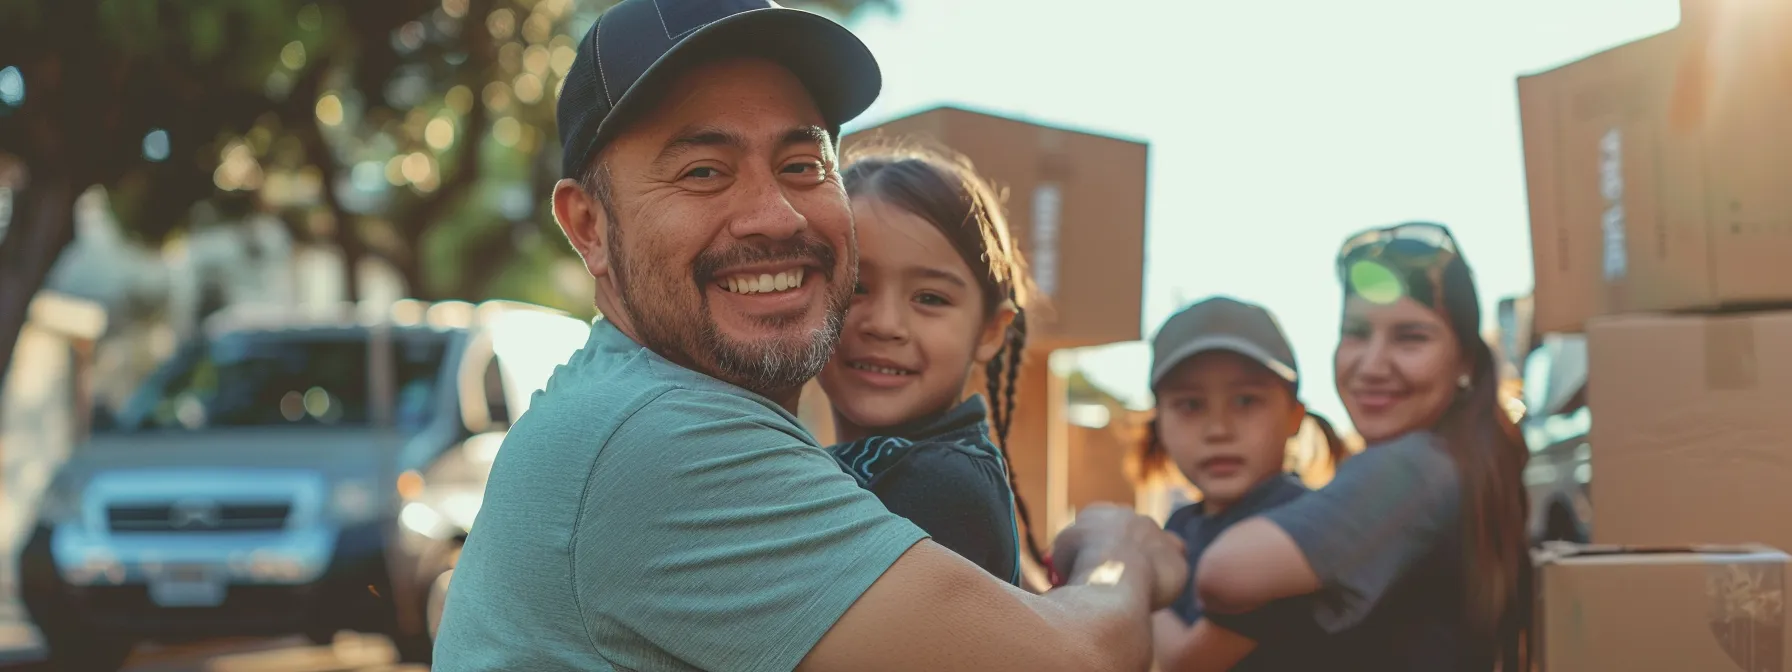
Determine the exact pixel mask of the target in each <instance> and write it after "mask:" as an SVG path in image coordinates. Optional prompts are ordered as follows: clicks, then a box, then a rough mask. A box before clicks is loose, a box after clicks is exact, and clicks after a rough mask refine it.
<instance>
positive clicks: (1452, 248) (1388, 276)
mask: <svg viewBox="0 0 1792 672" xmlns="http://www.w3.org/2000/svg"><path fill="white" fill-rule="evenodd" d="M1458 256H1459V253H1458V252H1457V249H1456V238H1455V236H1452V235H1450V230H1449V229H1446V228H1444V227H1443V226H1441V225H1438V224H1430V223H1423V222H1421V223H1412V224H1400V225H1397V226H1391V227H1388V228H1384V229H1373V230H1370V231H1365V232H1363V233H1360V234H1357V235H1355V236H1352V237H1351V238H1350V239H1349V240H1347V241H1345V242H1344V246H1343V247H1341V248H1339V249H1338V280H1339V281H1340V282H1342V283H1343V284H1344V289H1345V291H1347V292H1349V293H1351V294H1355V295H1357V296H1361V297H1363V298H1364V299H1368V300H1369V301H1371V302H1374V303H1393V302H1395V301H1398V300H1400V297H1403V296H1411V297H1412V298H1414V299H1416V300H1418V301H1419V302H1421V303H1425V304H1426V305H1429V306H1432V307H1433V308H1436V307H1441V306H1442V305H1443V298H1444V297H1443V289H1444V283H1443V270H1444V267H1445V266H1448V265H1449V263H1450V262H1451V261H1452V260H1454V259H1456V258H1457V257H1458Z"/></svg>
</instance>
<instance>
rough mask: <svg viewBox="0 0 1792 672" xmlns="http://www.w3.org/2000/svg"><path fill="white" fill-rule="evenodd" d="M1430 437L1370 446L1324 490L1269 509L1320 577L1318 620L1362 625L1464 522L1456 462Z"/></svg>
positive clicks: (1329, 625) (1334, 626) (1333, 628)
mask: <svg viewBox="0 0 1792 672" xmlns="http://www.w3.org/2000/svg"><path fill="white" fill-rule="evenodd" d="M1433 441H1434V440H1433V439H1432V438H1431V437H1430V436H1429V435H1425V434H1420V435H1409V436H1407V437H1404V438H1402V439H1399V440H1396V441H1394V442H1391V443H1387V444H1384V445H1380V446H1375V447H1371V448H1369V449H1368V450H1365V451H1363V453H1362V454H1361V455H1358V456H1356V457H1354V458H1351V459H1350V460H1348V461H1346V462H1344V465H1343V467H1342V468H1341V469H1339V471H1338V474H1337V476H1336V477H1335V478H1333V479H1332V482H1331V483H1329V484H1327V485H1326V486H1325V487H1324V488H1322V489H1320V490H1318V491H1317V492H1314V493H1312V494H1310V495H1307V496H1305V497H1302V498H1300V499H1298V500H1295V501H1294V502H1291V503H1289V504H1287V505H1284V506H1281V507H1279V508H1276V509H1273V510H1271V511H1269V512H1268V513H1265V514H1264V517H1266V518H1268V519H1269V520H1270V521H1271V522H1273V523H1275V524H1276V525H1277V526H1279V527H1281V528H1282V530H1284V531H1286V532H1287V533H1288V536H1289V537H1291V538H1293V539H1294V543H1295V545H1297V546H1299V547H1300V550H1301V553H1302V554H1303V555H1305V556H1306V559H1307V564H1309V565H1310V566H1312V568H1313V572H1314V573H1315V574H1317V575H1318V577H1319V581H1320V584H1321V585H1322V586H1323V588H1322V590H1321V591H1320V592H1319V594H1318V595H1316V596H1315V597H1316V599H1315V600H1314V601H1313V605H1314V611H1313V615H1314V620H1315V621H1316V622H1317V623H1318V624H1319V626H1320V627H1322V628H1324V629H1325V630H1327V631H1329V632H1338V631H1341V630H1344V629H1346V628H1349V627H1351V626H1353V625H1356V624H1357V623H1358V622H1360V621H1361V620H1362V619H1363V617H1365V616H1367V615H1368V614H1369V612H1370V611H1371V610H1372V609H1374V607H1375V605H1376V604H1377V603H1379V602H1380V601H1381V599H1382V596H1383V595H1384V594H1385V593H1386V592H1387V591H1388V589H1389V588H1391V587H1392V586H1393V585H1394V584H1395V583H1396V582H1397V581H1398V579H1399V578H1400V577H1402V576H1404V575H1405V574H1406V573H1407V572H1409V571H1410V570H1411V569H1412V568H1413V567H1414V566H1415V565H1416V564H1418V562H1419V561H1420V560H1422V559H1423V558H1424V557H1425V555H1426V554H1427V553H1429V552H1430V551H1431V549H1432V548H1433V547H1434V546H1435V544H1436V543H1437V541H1438V539H1439V538H1441V537H1442V535H1444V534H1445V533H1447V532H1448V531H1450V530H1452V529H1454V528H1456V527H1457V526H1458V524H1459V523H1458V518H1457V516H1458V515H1459V513H1460V511H1461V506H1462V503H1461V492H1460V488H1459V486H1458V483H1457V476H1456V467H1455V464H1454V462H1453V461H1452V460H1451V459H1450V457H1449V456H1448V455H1446V454H1444V453H1443V452H1442V451H1441V450H1439V449H1438V448H1437V447H1436V446H1435V444H1434V443H1433Z"/></svg>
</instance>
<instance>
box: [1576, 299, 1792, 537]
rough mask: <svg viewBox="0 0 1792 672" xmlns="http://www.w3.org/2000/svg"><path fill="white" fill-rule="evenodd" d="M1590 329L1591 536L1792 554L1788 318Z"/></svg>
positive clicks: (1600, 323) (1752, 316) (1641, 322)
mask: <svg viewBox="0 0 1792 672" xmlns="http://www.w3.org/2000/svg"><path fill="white" fill-rule="evenodd" d="M1589 324H1590V325H1591V326H1590V328H1589V330H1588V333H1587V340H1588V354H1589V358H1590V360H1591V369H1590V379H1589V381H1588V394H1589V397H1588V403H1589V405H1590V408H1591V411H1592V419H1593V429H1592V434H1591V446H1592V459H1593V476H1594V480H1595V481H1596V483H1595V484H1594V486H1593V488H1592V495H1593V540H1594V541H1596V542H1599V543H1603V544H1629V545H1675V544H1736V543H1757V542H1759V543H1765V544H1768V545H1771V546H1773V547H1775V548H1792V524H1787V523H1786V520H1785V519H1786V512H1787V511H1792V311H1775V312H1758V313H1739V314H1727V315H1622V316H1616V317H1606V318H1600V319H1595V320H1593V321H1591V322H1590V323H1589Z"/></svg>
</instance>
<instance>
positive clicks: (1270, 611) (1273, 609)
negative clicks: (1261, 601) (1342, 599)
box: [1201, 595, 1319, 647]
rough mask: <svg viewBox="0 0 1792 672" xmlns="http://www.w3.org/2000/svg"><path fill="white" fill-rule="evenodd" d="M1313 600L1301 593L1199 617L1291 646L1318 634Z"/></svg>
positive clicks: (1266, 642) (1264, 642) (1262, 641)
mask: <svg viewBox="0 0 1792 672" xmlns="http://www.w3.org/2000/svg"><path fill="white" fill-rule="evenodd" d="M1314 603H1315V600H1314V598H1313V596H1312V595H1300V596H1297V597H1288V598H1283V599H1280V600H1276V601H1274V602H1271V603H1269V604H1266V605H1264V606H1262V607H1259V608H1257V609H1256V610H1254V611H1247V612H1245V613H1242V614H1216V613H1204V614H1202V615H1201V617H1202V618H1205V619H1207V620H1210V621H1213V624H1214V625H1217V626H1220V627H1222V628H1225V629H1227V630H1231V631H1233V632H1236V633H1238V634H1240V635H1243V636H1245V637H1247V638H1249V639H1250V640H1251V641H1253V642H1257V643H1258V644H1261V645H1264V646H1276V647H1281V646H1293V645H1296V644H1298V643H1301V642H1302V641H1303V640H1304V639H1305V638H1307V637H1312V636H1316V635H1318V634H1319V632H1318V627H1317V625H1316V624H1315V623H1314V618H1313V613H1314Z"/></svg>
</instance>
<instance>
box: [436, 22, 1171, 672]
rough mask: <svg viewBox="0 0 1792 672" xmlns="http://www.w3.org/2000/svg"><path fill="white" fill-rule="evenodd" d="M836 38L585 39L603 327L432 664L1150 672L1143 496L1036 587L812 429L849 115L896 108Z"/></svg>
mask: <svg viewBox="0 0 1792 672" xmlns="http://www.w3.org/2000/svg"><path fill="white" fill-rule="evenodd" d="M880 86H881V78H880V75H879V72H878V67H877V63H876V61H875V60H874V59H873V58H872V56H871V53H870V51H869V50H867V49H866V48H865V46H864V45H863V44H862V43H860V42H859V40H858V39H857V38H856V37H854V36H853V35H852V33H850V32H848V31H847V30H846V29H844V28H842V27H840V26H839V25H837V24H835V23H833V22H831V21H828V20H827V19H824V18H822V17H819V16H817V15H814V14H810V13H807V12H801V11H797V10H792V9H785V8H783V7H779V6H778V5H776V4H775V3H772V2H769V1H767V0H624V1H623V2H621V3H620V4H618V5H616V6H615V7H613V8H611V9H610V10H609V11H608V12H606V13H605V14H603V16H601V17H600V18H599V19H598V21H597V23H596V24H595V25H594V26H592V28H591V31H590V32H589V33H588V34H587V35H586V36H585V38H584V39H583V40H582V41H581V42H580V43H579V47H578V53H577V57H576V58H575V59H574V61H573V66H572V68H571V70H570V71H569V72H568V73H567V76H566V83H565V85H564V89H563V91H562V93H561V97H560V100H559V108H558V121H559V126H560V140H561V144H562V147H563V149H564V152H565V154H564V156H565V159H564V166H563V170H564V172H565V176H566V177H567V179H563V180H561V181H560V183H559V184H557V185H555V188H554V215H555V217H556V219H558V220H559V223H560V226H561V228H562V230H564V231H565V233H566V237H567V239H568V240H569V241H570V242H571V243H572V246H573V248H574V249H575V250H577V251H578V252H579V254H580V255H581V256H582V257H583V258H584V260H585V266H586V268H587V269H588V270H590V272H591V275H592V276H593V277H594V278H595V279H596V281H597V288H596V297H597V298H596V303H597V307H598V309H599V310H601V311H602V313H603V315H604V319H603V320H601V321H599V322H597V323H596V324H595V325H594V326H593V328H592V334H591V338H590V341H589V343H587V345H586V346H585V348H584V349H583V350H581V351H579V352H578V353H577V354H575V355H574V356H573V357H572V359H571V361H569V362H568V363H567V364H566V365H565V366H564V367H562V368H560V369H559V370H557V371H556V372H555V373H554V376H553V379H552V380H551V381H550V382H549V383H548V386H547V389H546V391H545V392H544V393H542V394H541V396H539V397H538V398H537V399H536V400H535V401H534V402H533V403H532V404H531V407H530V410H529V412H528V413H527V414H525V415H523V416H522V417H521V418H519V419H518V422H517V424H516V425H515V426H514V427H512V428H511V429H510V432H509V435H508V436H507V437H506V438H505V440H504V446H503V448H502V450H500V451H499V453H498V457H497V460H496V462H495V464H494V465H493V468H492V472H491V480H490V483H489V485H488V486H487V489H486V493H487V496H486V498H485V500H484V504H483V508H482V510H481V511H480V513H479V518H478V521H477V524H476V525H475V526H474V528H475V529H474V531H473V532H472V534H471V536H470V537H469V539H468V540H467V545H466V548H465V551H464V552H463V554H462V555H461V559H460V566H459V567H458V569H457V570H456V573H455V575H454V580H453V585H452V589H451V591H450V593H449V596H448V599H447V607H446V613H445V614H444V616H443V621H442V626H441V631H440V634H439V636H438V641H437V644H436V655H435V669H436V670H438V671H439V672H456V671H460V670H529V671H530V672H552V671H556V670H601V671H611V670H727V671H737V670H739V671H749V672H751V671H758V670H767V671H770V670H780V671H782V670H791V669H798V668H800V669H805V670H855V671H860V670H1003V669H1013V670H1053V669H1065V670H1085V669H1118V668H1129V667H1130V668H1133V669H1143V668H1144V667H1145V666H1146V665H1148V664H1149V653H1150V652H1149V648H1150V640H1149V637H1150V634H1149V633H1150V628H1149V621H1148V617H1149V612H1150V611H1151V610H1152V609H1153V608H1157V607H1162V606H1165V605H1167V604H1168V603H1169V601H1170V600H1172V599H1174V598H1175V597H1176V595H1177V594H1179V593H1180V592H1181V591H1182V588H1183V587H1184V585H1186V583H1187V570H1186V566H1185V563H1184V561H1183V557H1182V549H1181V546H1180V542H1179V541H1177V540H1176V539H1174V537H1172V536H1170V535H1168V534H1166V533H1164V532H1162V531H1161V530H1159V529H1158V527H1157V525H1156V524H1155V523H1153V522H1151V521H1150V520H1148V519H1145V518H1143V517H1140V516H1137V515H1135V514H1133V513H1132V512H1131V511H1129V510H1126V509H1123V508H1119V507H1092V508H1091V509H1088V510H1085V511H1084V512H1083V513H1082V514H1081V516H1080V518H1079V521H1078V523H1077V524H1076V525H1074V526H1072V527H1071V528H1069V529H1067V530H1065V531H1064V532H1063V533H1061V534H1060V535H1059V543H1058V550H1057V557H1058V558H1059V564H1060V567H1059V569H1060V570H1061V571H1063V572H1064V573H1065V574H1066V575H1068V576H1070V577H1071V578H1072V581H1071V583H1072V584H1073V585H1071V586H1070V587H1067V588H1062V589H1059V590H1054V591H1052V592H1051V593H1049V594H1047V595H1045V596H1035V595H1031V594H1027V593H1023V592H1021V591H1019V590H1016V589H1013V588H1012V587H1010V586H1008V585H1007V584H1005V583H1003V582H1001V581H998V580H996V579H995V578H993V577H991V576H990V575H989V574H987V573H985V572H983V571H982V570H981V569H979V568H978V567H977V566H976V565H974V564H972V563H970V562H969V561H967V560H964V559H963V558H960V557H958V556H956V555H954V554H952V553H951V552H950V551H947V550H945V549H943V548H942V547H940V546H938V545H936V544H934V543H933V542H931V541H929V540H927V539H926V535H925V533H923V532H922V531H921V530H919V529H917V528H916V527H915V526H914V525H913V524H911V523H909V522H908V521H906V520H904V519H902V518H900V517H897V516H895V515H892V514H890V513H889V512H888V511H887V510H885V509H884V507H883V506H882V505H881V504H880V503H879V502H878V500H877V498H876V497H875V496H873V495H872V494H871V493H869V492H867V491H865V490H863V489H861V488H859V486H858V485H857V484H856V482H855V481H854V480H853V479H852V478H851V477H850V476H848V475H847V474H846V473H844V472H843V471H841V469H840V467H839V465H838V463H836V462H835V461H834V459H833V458H832V457H831V456H830V455H829V454H828V453H827V452H826V451H824V450H823V449H822V448H821V447H820V446H819V445H817V444H816V442H815V439H814V438H813V437H812V436H810V435H809V433H808V432H807V431H806V430H805V429H803V427H802V425H801V424H800V423H799V422H798V421H797V418H796V416H795V415H793V409H794V408H795V406H796V403H797V399H798V396H799V394H800V392H801V389H802V386H803V384H804V383H805V382H806V381H808V380H809V379H810V378H812V377H814V376H815V374H816V373H817V372H818V371H819V370H820V369H821V366H822V364H823V363H824V362H826V361H827V359H828V357H829V355H830V354H831V353H832V351H833V348H834V345H835V343H836V341H837V340H838V338H839V335H840V329H841V323H842V321H843V318H844V316H845V313H846V310H847V307H848V304H849V302H850V300H851V298H852V294H853V288H854V285H855V283H856V276H857V251H856V241H855V239H854V236H853V224H852V214H851V208H850V203H849V201H848V199H847V196H846V193H845V191H844V190H843V189H842V188H841V185H840V180H839V172H838V169H837V165H836V162H837V156H836V147H837V144H838V141H839V140H838V136H839V130H840V126H841V125H842V124H844V123H845V122H846V121H848V120H850V119H852V118H853V117H854V116H856V115H858V114H859V113H861V112H863V111H864V110H865V108H867V107H868V106H870V104H871V103H872V101H873V100H874V99H875V98H876V97H877V93H878V89H879V87H880Z"/></svg>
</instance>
